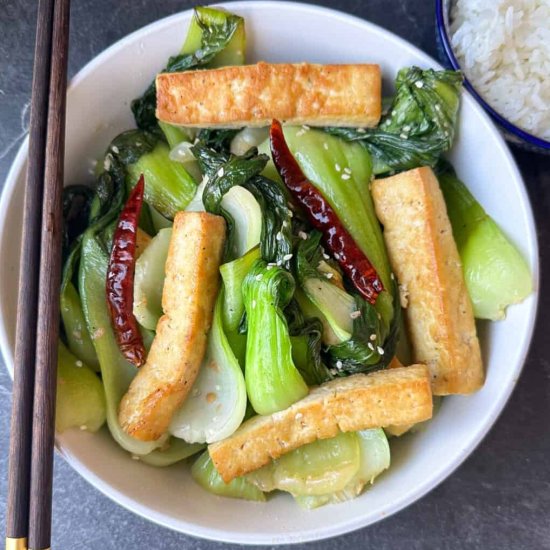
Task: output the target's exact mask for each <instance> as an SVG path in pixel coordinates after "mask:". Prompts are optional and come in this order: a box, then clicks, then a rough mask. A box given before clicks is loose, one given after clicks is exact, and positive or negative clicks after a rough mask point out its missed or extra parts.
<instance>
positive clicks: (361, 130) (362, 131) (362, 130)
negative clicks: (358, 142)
mask: <svg viewBox="0 0 550 550" xmlns="http://www.w3.org/2000/svg"><path fill="white" fill-rule="evenodd" d="M357 132H358V133H359V134H364V133H365V132H366V130H365V129H364V128H357Z"/></svg>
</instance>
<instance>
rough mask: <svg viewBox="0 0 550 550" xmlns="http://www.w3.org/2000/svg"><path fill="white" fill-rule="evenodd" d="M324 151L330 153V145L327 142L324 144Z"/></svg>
mask: <svg viewBox="0 0 550 550" xmlns="http://www.w3.org/2000/svg"><path fill="white" fill-rule="evenodd" d="M323 149H324V150H325V151H328V143H327V142H326V141H325V143H323Z"/></svg>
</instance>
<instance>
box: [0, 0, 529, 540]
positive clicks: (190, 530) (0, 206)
mask: <svg viewBox="0 0 550 550" xmlns="http://www.w3.org/2000/svg"><path fill="white" fill-rule="evenodd" d="M214 5H216V6H220V7H224V8H226V9H228V10H235V11H238V10H239V9H243V8H246V9H250V8H252V9H254V8H259V9H261V8H263V7H266V8H274V7H276V8H278V9H284V10H297V11H301V12H302V14H303V11H309V12H310V13H316V14H322V15H326V16H328V17H330V18H337V19H339V20H341V21H343V22H347V23H350V24H353V25H358V26H361V27H362V28H363V29H365V30H366V31H370V32H376V33H378V34H382V35H384V38H385V39H387V40H390V41H393V42H394V43H397V44H399V45H400V46H401V47H402V48H404V49H405V50H409V51H412V52H414V54H415V55H417V56H418V57H419V58H421V59H422V63H425V64H428V65H430V66H432V67H436V68H441V64H440V63H438V62H437V61H436V60H435V59H433V58H432V57H431V56H429V55H428V54H426V53H424V52H423V51H422V50H421V49H420V48H418V47H416V46H414V45H413V44H411V43H410V42H408V41H407V40H405V39H403V38H401V37H400V36H398V35H396V34H395V33H393V32H392V31H389V30H387V29H385V28H383V27H380V26H379V25H376V24H374V23H371V22H370V21H367V20H365V19H362V18H360V17H357V16H354V15H350V14H347V13H345V12H342V11H339V10H336V9H333V8H327V7H324V6H317V5H312V4H307V3H304V2H293V1H281V0H253V1H250V0H237V1H229V2H223V3H215V4H214ZM191 11H192V9H189V10H183V11H180V12H177V13H175V14H172V15H169V16H167V17H164V18H161V19H158V20H156V21H153V22H151V23H149V24H147V25H145V26H143V27H140V28H139V29H137V30H135V31H133V32H132V33H130V34H128V35H126V36H124V37H122V38H121V39H120V40H118V41H116V42H115V43H114V44H112V45H111V46H109V47H107V48H106V49H104V50H103V51H102V52H100V53H99V54H98V55H97V56H95V57H94V58H92V59H91V60H90V61H89V62H88V63H87V64H86V65H84V67H83V68H82V69H81V70H80V71H78V72H77V74H76V75H75V76H74V77H73V79H72V80H71V82H70V88H69V93H70V89H71V88H72V87H75V86H77V85H78V84H79V83H80V81H81V80H83V79H84V78H85V77H87V76H88V74H89V73H91V72H92V71H93V70H95V69H96V68H97V67H98V66H100V65H101V64H103V62H104V61H105V60H106V59H107V58H109V57H110V56H112V55H116V54H117V53H118V51H119V50H120V49H122V48H124V47H125V46H126V44H127V43H128V42H131V41H133V40H134V39H135V38H136V36H140V35H142V33H148V32H154V31H157V30H158V29H159V28H162V27H163V26H168V25H171V24H172V23H173V22H174V21H176V20H178V19H180V18H181V17H183V16H184V15H187V14H189V13H190V12H191ZM462 100H463V101H464V102H470V103H471V104H472V107H473V108H474V109H476V110H477V111H478V114H479V115H480V116H481V119H482V121H483V122H484V123H485V125H486V126H487V128H488V131H490V132H491V133H492V134H493V137H494V138H495V139H496V140H497V141H498V142H500V144H501V146H502V153H503V155H504V156H505V157H506V158H507V160H508V161H509V164H510V167H511V173H512V176H513V178H514V179H515V180H517V181H518V182H519V183H520V185H519V188H518V192H519V194H520V195H521V197H522V202H523V205H524V207H525V213H526V216H527V222H528V233H529V240H530V242H532V243H533V247H534V250H533V266H532V277H533V281H534V291H533V295H532V297H531V298H532V300H533V303H532V306H531V308H530V316H529V319H528V322H527V327H526V328H527V330H526V338H525V340H524V341H523V342H522V346H521V351H520V354H519V361H518V362H517V364H516V365H515V368H514V370H513V371H512V372H511V373H510V382H509V384H508V386H507V387H506V388H505V390H504V391H503V392H502V393H501V394H500V395H499V397H498V399H497V400H495V401H494V402H493V403H492V404H491V412H490V415H489V417H488V418H487V421H486V422H485V423H484V424H483V425H480V426H478V427H477V429H476V431H475V432H474V436H473V437H472V439H470V441H469V444H468V445H467V446H466V447H464V448H463V449H462V453H461V454H460V456H457V457H456V458H455V459H454V460H453V461H452V462H450V463H449V464H447V465H446V466H445V467H444V468H442V469H441V470H440V471H439V473H437V474H436V475H435V476H432V477H429V479H428V478H426V480H425V481H423V482H420V483H418V484H417V485H416V486H415V488H414V489H413V490H408V491H404V493H406V494H405V495H404V496H403V497H402V498H401V500H399V501H393V502H392V503H390V504H388V505H386V506H385V507H384V508H383V509H382V510H380V513H379V514H378V515H377V517H376V518H373V519H372V520H370V521H368V522H365V520H364V518H363V517H361V516H355V517H352V518H350V519H348V520H346V521H344V522H340V523H339V524H338V526H337V527H332V526H330V525H328V526H324V527H320V528H318V529H315V530H309V531H307V532H306V533H304V535H280V536H279V537H274V536H272V535H263V536H260V535H258V534H256V533H235V532H228V531H226V530H224V529H220V528H212V527H202V526H200V525H196V524H194V523H192V522H189V521H187V520H184V519H179V520H178V521H177V523H176V522H174V520H173V518H170V517H168V516H166V515H165V514H164V513H159V512H157V511H156V510H154V509H152V508H150V507H148V506H147V505H143V504H141V503H140V502H139V501H137V500H135V499H134V498H132V497H128V496H127V495H126V494H125V493H124V492H122V491H120V490H118V489H114V488H113V487H112V486H111V485H109V484H108V483H106V482H105V481H103V480H102V479H101V478H100V477H99V476H97V475H96V474H95V473H94V471H92V470H91V469H89V468H88V467H86V466H85V465H84V464H82V463H81V462H80V461H79V460H78V459H77V458H75V457H73V456H72V454H71V452H70V450H68V449H67V450H66V449H64V448H63V446H62V445H61V444H60V443H59V442H57V441H56V448H57V450H58V451H59V452H60V454H61V455H62V456H63V458H64V459H65V460H66V461H67V462H68V463H69V464H70V465H71V467H72V468H73V469H74V470H76V471H77V472H78V473H79V474H80V475H82V477H84V478H85V479H86V481H88V482H89V483H90V484H91V485H93V486H94V487H95V488H96V489H98V490H99V491H100V492H102V493H103V494H104V495H105V496H107V497H108V498H109V499H111V500H112V501H114V502H116V503H117V504H119V505H121V506H122V507H124V508H126V509H127V510H129V511H131V512H133V513H135V514H137V515H140V516H142V517H143V518H144V519H147V520H149V521H152V522H154V523H156V524H158V525H161V526H163V527H166V528H168V529H171V530H174V531H177V532H180V533H184V534H187V535H191V536H195V537H199V538H203V539H208V540H213V541H223V542H230V543H239V544H246V545H252V544H270V545H279V544H298V543H304V542H312V541H318V540H325V539H329V538H332V537H336V536H340V535H343V534H346V533H350V532H352V531H356V530H358V529H361V528H364V527H366V526H368V525H372V524H374V523H376V522H378V521H380V520H382V519H385V518H386V517H389V516H391V515H393V514H395V513H397V512H399V511H401V510H403V509H404V508H406V507H408V506H409V505H411V504H412V503H414V502H416V501H417V500H419V499H420V498H422V497H424V496H425V495H426V494H427V493H428V492H430V491H431V490H432V489H434V488H435V487H436V486H438V485H439V484H440V483H441V482H442V481H444V480H445V479H446V478H447V477H448V476H449V475H451V474H452V473H453V472H454V471H455V470H456V469H457V468H458V467H459V466H460V465H461V464H462V463H463V462H464V461H465V460H466V458H468V457H469V456H470V454H471V453H472V452H473V451H474V450H475V448H476V447H477V446H478V445H479V443H480V442H481V441H482V440H483V438H484V437H485V436H486V435H487V433H488V432H489V430H490V429H491V428H492V427H493V426H494V424H495V422H496V420H497V419H498V417H499V416H500V414H501V413H502V411H503V409H504V407H505V405H506V403H507V402H508V399H509V397H510V395H511V393H512V391H513V389H514V388H515V386H516V384H517V380H518V378H519V375H520V373H521V371H522V369H523V366H524V364H525V360H526V358H527V354H528V351H529V347H530V345H531V342H532V339H533V333H534V326H535V319H536V314H537V309H538V303H539V292H538V288H539V246H538V238H537V233H536V227H535V221H534V215H533V210H532V207H531V203H530V201H529V197H528V194H527V191H526V188H525V183H524V182H523V178H522V176H521V173H520V172H519V169H518V167H517V164H516V163H515V160H514V158H513V156H512V154H511V152H510V150H509V148H508V146H507V144H506V142H505V140H504V139H503V137H502V135H501V134H500V132H499V131H498V129H497V128H496V126H495V124H494V123H493V122H492V121H491V119H490V117H489V116H488V115H487V113H485V112H484V111H483V109H482V108H481V107H480V106H479V105H478V104H476V102H475V101H474V100H473V99H472V98H471V97H469V94H468V92H465V93H464V94H463V97H462ZM27 154H28V137H27V138H25V140H24V142H23V143H22V144H21V146H20V147H19V151H18V153H17V155H16V157H15V159H14V161H13V163H12V166H11V168H10V170H9V172H8V175H7V177H6V180H5V185H4V189H3V190H2V195H1V197H0V219H5V216H6V211H7V208H8V207H9V204H10V200H11V198H12V196H13V192H14V189H15V186H16V185H15V184H16V182H17V180H18V177H19V175H20V173H21V171H22V170H23V169H24V166H25V163H26V160H27ZM5 232H6V227H5V225H0V242H2V240H3V239H4V233H5ZM0 351H1V354H2V357H3V359H4V362H5V365H6V368H7V370H8V372H9V374H10V376H11V377H12V378H13V355H12V350H11V346H10V343H9V341H8V336H7V330H6V322H5V319H4V317H3V316H2V315H0Z"/></svg>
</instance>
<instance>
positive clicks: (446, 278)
mask: <svg viewBox="0 0 550 550" xmlns="http://www.w3.org/2000/svg"><path fill="white" fill-rule="evenodd" d="M372 197H373V200H374V204H375V208H376V214H377V215H378V218H379V219H380V221H381V222H382V225H383V226H384V239H385V241H386V245H387V248H388V254H389V258H390V263H391V265H392V269H393V271H394V272H395V274H396V275H397V279H398V281H399V284H400V285H401V287H402V291H404V290H406V301H405V305H406V309H405V318H406V321H407V326H408V329H409V330H408V332H409V335H410V339H411V344H412V348H413V359H414V361H415V362H419V363H425V364H426V365H427V366H428V367H429V369H430V372H431V376H432V389H433V392H434V395H449V394H468V393H472V392H474V391H476V390H478V389H479V388H481V386H482V385H483V382H484V371H483V364H482V361H481V352H480V348H479V341H478V338H477V334H476V326H475V320H474V315H473V311H472V305H471V302H470V298H469V296H468V291H467V289H466V285H465V282H464V276H463V273H462V266H461V262H460V257H459V255H458V251H457V248H456V244H455V241H454V239H453V233H452V228H451V224H450V222H449V218H448V216H447V209H446V206H445V201H444V199H443V195H442V193H441V190H440V189H439V183H438V181H437V178H436V177H435V175H434V173H433V171H432V170H431V168H428V167H424V168H416V169H414V170H409V171H408V172H402V173H401V174H397V175H395V176H391V177H389V178H384V179H378V180H375V181H374V183H373V185H372Z"/></svg>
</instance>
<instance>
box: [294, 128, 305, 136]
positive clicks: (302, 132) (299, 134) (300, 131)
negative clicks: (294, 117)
mask: <svg viewBox="0 0 550 550" xmlns="http://www.w3.org/2000/svg"><path fill="white" fill-rule="evenodd" d="M305 133H306V131H305V130H304V129H302V130H298V131H297V132H296V137H302V136H303V135H304V134H305Z"/></svg>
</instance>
